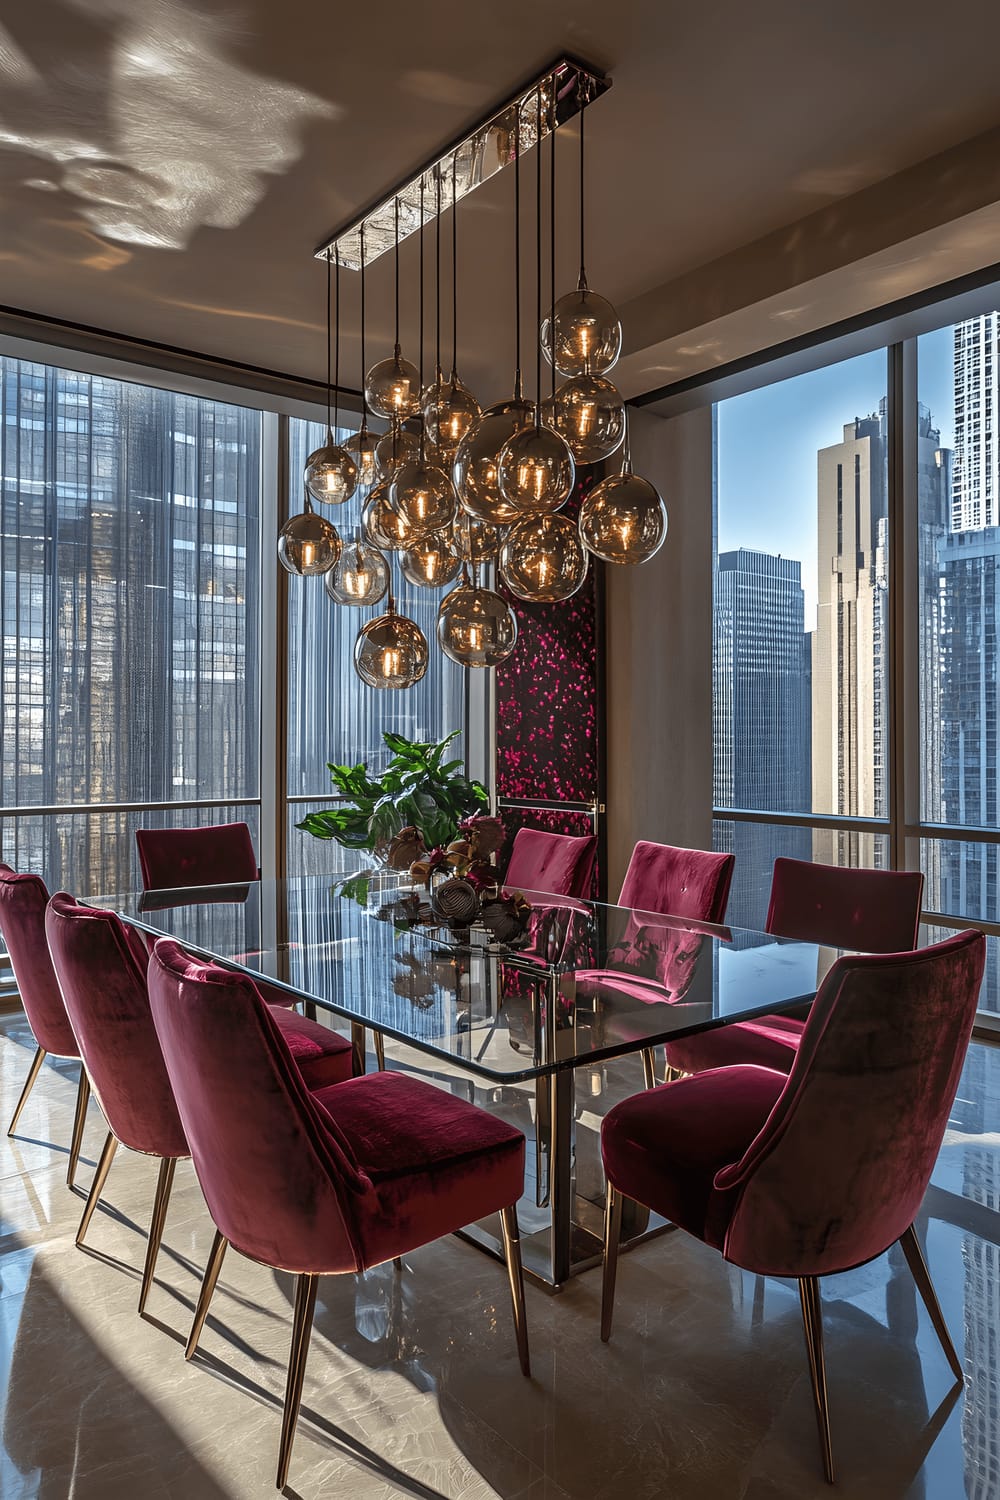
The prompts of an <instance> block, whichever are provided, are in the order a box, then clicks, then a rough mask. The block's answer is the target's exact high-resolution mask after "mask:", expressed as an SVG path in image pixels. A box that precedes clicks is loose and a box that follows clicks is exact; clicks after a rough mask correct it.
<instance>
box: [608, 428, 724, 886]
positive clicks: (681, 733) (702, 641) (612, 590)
mask: <svg viewBox="0 0 1000 1500" xmlns="http://www.w3.org/2000/svg"><path fill="white" fill-rule="evenodd" d="M630 420H631V423H632V459H633V464H634V467H635V470H636V473H639V474H642V475H644V476H645V477H646V478H647V479H649V480H651V481H652V483H653V484H655V485H656V486H657V487H658V489H659V491H660V493H661V495H662V496H663V498H664V500H665V502H666V506H667V512H668V516H669V528H668V531H667V537H666V541H665V542H664V544H663V546H662V547H661V548H660V551H659V552H658V553H657V555H656V556H655V557H654V558H652V559H651V561H650V562H648V563H646V564H644V565H643V566H642V567H639V568H622V567H609V568H608V569H607V648H608V649H607V695H608V740H607V744H608V801H607V828H608V893H609V896H610V897H611V898H612V899H613V898H614V897H615V896H616V895H617V893H618V888H619V886H620V884H621V880H622V876H623V875H624V873H625V867H626V865H627V864H628V859H629V855H630V854H631V852H632V847H633V845H634V843H635V841H636V840H637V839H640V838H647V839H653V840H655V841H657V842H659V843H665V844H680V845H685V846H688V847H692V848H694V847H700V848H703V849H709V848H711V841H712V411H711V408H710V407H704V408H701V409H700V410H697V411H692V412H688V413H686V414H685V415H683V416H680V417H673V418H670V419H669V420H664V419H663V418H661V417H656V416H653V415H652V414H651V413H649V412H646V411H643V410H641V409H639V410H634V409H633V410H630Z"/></svg>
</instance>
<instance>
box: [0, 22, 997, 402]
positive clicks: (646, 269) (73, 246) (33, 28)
mask: <svg viewBox="0 0 1000 1500" xmlns="http://www.w3.org/2000/svg"><path fill="white" fill-rule="evenodd" d="M998 45H1000V7H998V6H997V5H996V0H956V3H954V4H953V5H951V6H950V7H948V8H941V7H940V6H938V5H935V6H931V5H929V4H927V3H923V0H917V3H912V4H903V3H901V0H887V3H883V4H882V5H881V6H872V5H871V4H870V3H868V0H866V3H865V4H861V3H859V0H842V3H840V4H838V5H837V6H825V5H824V6H820V5H816V4H812V5H803V4H802V3H801V0H771V3H768V0H761V3H759V4H757V5H755V6H748V5H746V3H745V0H712V3H710V4H703V5H696V6H690V5H688V6H681V5H678V4H676V3H674V0H667V3H664V0H615V3H609V0H605V3H602V4H597V3H595V0H506V3H505V4H503V5H502V6H496V7H492V6H487V5H485V4H481V3H471V4H467V5H465V6H464V7H463V6H459V5H457V4H456V3H455V0H423V3H421V4H413V3H412V0H410V3H407V4H405V5H403V4H401V3H399V0H390V3H389V4H388V5H385V4H383V5H381V6H375V5H364V4H355V5H352V6H343V5H340V6H333V5H331V4H329V3H328V0H327V3H325V4H321V3H319V0H283V3H281V4H280V5H279V4H274V3H273V0H242V3H241V0H201V3H198V4H197V5H195V4H188V3H185V0H32V3H31V4H30V5H28V4H23V3H21V4H15V3H14V0H11V3H9V4H8V5H7V6H6V8H5V12H4V13H0V277H2V282H0V303H2V304H4V305H5V306H7V307H14V308H19V309H23V310H27V311H29V312H32V313H37V314H42V315H45V316H47V317H53V318H60V319H67V320H70V321H74V322H79V323H84V324H87V325H90V326H93V327H97V328H101V329H106V330H109V331H112V332H115V333H120V334H125V335H128V336H131V337H139V338H144V339H150V340H155V341H158V342H161V343H165V344H169V345H173V346H176V347H180V348H183V349H192V350H197V351H199V352H201V353H205V354H209V355H211V356H214V357H217V358H223V359H229V360H234V361H239V362H242V363H248V364H252V365H258V366H263V367H265V368H268V369H272V370H278V371H283V372H287V373H289V374H292V375H295V376H302V377H306V378H312V379H321V378H322V375H323V370H324V361H325V343H324V335H323V316H324V295H325V288H324V270H323V267H322V266H321V265H320V264H319V263H317V262H315V261H314V260H313V259H312V251H313V249H314V247H315V245H316V244H317V243H319V242H320V241H321V240H323V239H324V237H325V236H326V235H327V234H328V232H329V231H331V230H332V229H333V228H335V227H336V226H337V225H339V224H340V223H342V222H344V221H345V220H347V219H348V218H350V217H351V216H352V215H353V214H354V213H355V212H356V211H357V210H359V209H360V208H362V207H363V206H365V205H366V204H367V203H368V202H369V201H371V200H372V199H373V198H375V197H376V196H377V195H378V194H380V193H382V192H384V191H386V190H388V189H390V188H391V187H392V186H393V184H394V183H396V182H397V181H398V180H399V179H400V178H401V177H404V176H405V175H407V174H408V173H409V172H410V171H412V170H413V169H414V168H415V167H417V166H418V165H419V164H420V162H421V161H422V160H423V159H424V158H425V157H427V156H429V155H431V154H432V153H433V152H434V151H435V150H436V149H437V148H438V147H440V146H441V145H443V144H445V143H446V142H447V141H448V140H449V139H450V138H451V137H452V136H454V135H456V134H458V133H459V132H460V131H461V130H463V129H464V128H465V127H467V126H468V125H469V124H471V123H473V122H474V121H475V120H476V119H478V118H479V117H480V116H481V115H483V114H485V113H486V112H487V111H488V110H489V109H490V108H491V107H492V106H493V105H494V104H495V103H497V102H499V101H500V100H501V99H502V98H504V97H505V96H506V95H507V94H508V93H510V92H512V91H513V90H514V88H515V87H516V86H517V85H518V84H519V83H521V82H522V81H523V80H525V79H526V78H528V77H530V76H531V75H532V74H533V73H534V72H536V71H538V70H540V69H541V68H542V67H543V66H544V65H545V64H546V63H548V62H550V61H552V60H554V58H555V57H557V56H558V55H559V54H560V53H562V52H564V51H569V52H572V53H575V54H577V55H579V56H581V57H582V58H584V59H586V60H587V61H589V62H591V63H593V64H595V65H597V66H598V67H602V68H605V69H606V70H607V71H609V72H610V73H611V75H612V77H613V80H614V87H613V88H612V89H611V91H610V92H609V93H608V94H607V95H606V96H605V97H604V98H602V99H601V100H599V101H598V102H597V103H596V104H595V105H594V107H593V109H592V110H591V111H590V114H589V116H588V130H587V141H588V160H589V174H588V176H589V184H590V196H589V202H590V214H589V230H590V232H589V241H590V243H589V247H588V255H587V263H588V270H589V273H590V282H591V285H592V286H593V287H594V288H595V290H599V291H601V292H603V293H604V294H605V295H606V296H609V297H610V298H612V299H613V300H614V301H615V302H616V303H618V304H619V305H624V304H629V303H633V304H635V306H636V307H637V308H638V309H640V310H642V314H643V316H642V317H641V318H637V320H636V322H637V325H642V324H643V323H644V322H645V320H646V317H647V314H648V312H649V309H650V308H655V307H656V306H657V301H658V298H660V297H661V294H662V297H663V298H668V297H669V295H670V289H671V288H674V289H676V288H677V286H679V285H683V284H684V280H683V279H684V278H685V277H687V276H689V275H690V274H691V273H693V272H695V271H696V270H697V268H699V267H704V266H705V265H706V264H709V263H712V262H716V261H718V262H720V264H722V265H724V264H725V260H724V258H725V257H732V256H733V254H734V252H738V251H739V250H740V249H741V247H745V246H750V245H751V244H752V243H753V242H756V241H760V240H761V239H762V238H763V237H765V236H768V235H771V234H773V233H774V232H775V231H776V230H780V229H783V228H785V227H786V226H790V225H796V224H798V222H799V221H802V220H806V219H808V218H809V216H815V214H816V212H817V211H819V210H824V209H827V208H829V207H830V206H831V205H836V204H842V203H845V202H846V201H847V200H850V199H854V198H855V196H856V195H858V194H861V195H862V196H863V193H864V190H865V189H867V188H869V187H871V185H872V184H875V183H879V182H881V181H882V180H883V179H886V178H889V177H892V176H894V175H895V174H898V173H900V172H901V171H903V170H904V169H906V168H908V167H910V166H912V165H913V164H915V163H918V162H921V161H923V160H924V159H925V158H928V157H931V156H934V155H936V154H937V153H940V152H942V151H945V150H947V149H948V148H951V147H954V146H957V145H958V144H959V143H961V142H964V141H966V140H968V139H969V138H971V137H974V136H977V135H980V134H981V133H982V132H984V131H987V130H990V129H993V128H995V127H997V126H998V125H1000V92H998V90H997V86H996V57H997V52H998ZM560 135H561V136H564V137H565V139H563V140H562V142H561V145H560V155H559V171H560V176H561V186H562V189H563V192H562V194H561V198H562V201H563V210H564V211H563V213H562V219H563V221H564V222H565V225H566V229H565V232H564V233H563V234H562V242H561V246H560V255H559V280H560V283H561V284H562V285H563V286H564V288H566V289H568V287H569V286H570V285H571V284H572V282H573V281H574V279H575V264H574V261H575V231H574V230H573V229H572V227H571V226H572V224H573V220H574V214H575V190H574V185H573V180H572V177H573V170H572V169H573V166H574V163H575V150H574V147H575V141H576V127H575V125H571V126H567V127H566V128H565V131H562V132H560ZM511 176H512V174H511V173H510V172H507V173H503V174H501V175H500V177H499V178H498V179H494V180H493V181H492V182H490V183H489V184H487V185H486V186H485V187H483V188H482V189H480V190H478V191H477V192H476V193H474V194H473V195H472V196H471V197H470V198H469V199H468V200H467V202H466V203H465V204H463V205H462V206H461V208H460V217H459V233H460V237H461V246H462V256H461V262H462V263H461V267H460V288H461V302H462V314H461V323H460V335H461V339H460V342H461V351H462V352H461V355H460V367H461V368H462V371H463V374H464V375H465V377H466V379H467V380H468V381H469V383H470V384H472V385H474V386H475V388H476V389H477V394H479V395H480V397H481V398H482V399H483V400H484V401H490V400H494V399H497V398H498V397H500V396H502V395H505V394H506V393H507V387H508V386H509V383H510V370H511V366H512V361H513V336H512V332H511V329H512V325H513V317H512V301H513V296H512V274H511V267H512V257H511V236H512V232H513V231H512V221H511V212H510V204H511V188H512V184H511V182H510V178H511ZM530 185H531V173H530V171H529V172H528V174H527V188H528V193H529V198H530ZM859 201H860V200H859ZM790 243H791V244H792V245H793V247H794V232H793V234H792V236H791V241H790ZM994 258H996V257H994ZM533 259H534V256H533V249H532V247H531V246H526V248H525V261H524V266H525V276H526V285H527V287H528V296H529V298H530V299H532V300H533V284H532V279H531V277H532V268H533ZM403 280H404V291H405V292H406V293H407V294H408V306H407V310H406V313H405V316H404V344H405V346H406V348H407V351H408V352H409V353H410V355H411V357H413V355H414V345H415V305H414V294H415V285H416V243H415V241H414V240H411V241H409V242H408V243H407V245H406V246H405V247H404V252H403ZM344 282H345V285H344V328H345V342H344V355H343V360H344V370H343V374H344V379H345V383H349V384H354V385H356V384H357V380H358V364H359V348H358V296H357V292H358V278H357V277H356V276H355V275H353V274H351V273H344ZM391 285H392V267H391V258H389V257H386V258H384V259H383V260H382V261H380V262H378V263H377V264H376V265H375V266H374V267H373V268H372V269H371V271H370V273H369V284H368V291H369V308H370V329H369V334H370V338H369V356H370V358H374V357H377V356H378V355H379V354H381V353H383V352H385V346H386V345H387V344H388V343H389V342H390V341H391V328H392V319H391V305H390V298H391ZM698 317H699V318H700V317H701V315H700V313H699V315H698ZM655 321H656V320H655V318H653V319H651V320H650V327H651V328H652V324H653V323H654V322H655ZM692 321H693V322H695V321H698V319H696V318H694V316H693V318H692ZM532 322H533V315H532V312H531V310H530V309H529V310H526V313H525V319H524V330H525V338H526V340H527V339H530V326H531V324H532ZM655 337H656V338H660V337H662V330H659V331H657V332H656V334H655ZM653 338H654V334H653V333H652V332H650V334H649V338H648V339H647V338H646V331H645V327H644V326H634V327H629V326H628V324H627V325H626V349H627V351H629V352H630V355H631V360H630V362H626V363H628V364H629V367H630V368H631V369H632V370H633V371H634V372H635V374H634V377H633V379H632V388H633V389H635V388H641V387H642V384H643V379H644V378H645V383H646V384H647V385H648V384H655V383H657V382H656V381H654V380H652V379H650V378H648V377H644V376H643V375H642V371H643V370H652V369H653V368H655V367H656V366H655V362H654V361H650V360H648V359H647V360H645V361H644V360H643V359H641V358H638V359H637V358H636V355H637V354H640V353H641V351H642V350H643V347H644V341H645V342H649V343H651V342H652V341H653ZM525 364H526V367H527V368H526V375H529V374H530V375H531V376H532V378H533V369H532V359H531V357H530V356H529V357H527V358H526V360H525Z"/></svg>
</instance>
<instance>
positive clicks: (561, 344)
mask: <svg viewBox="0 0 1000 1500" xmlns="http://www.w3.org/2000/svg"><path fill="white" fill-rule="evenodd" d="M553 320H554V322H555V330H554V336H555V367H556V369H557V370H558V371H559V372H560V374H562V375H606V374H607V372H608V371H609V370H610V369H611V367H612V366H613V365H615V364H617V363H618V356H619V354H620V353H621V352H622V325H621V321H620V319H619V317H618V314H617V313H616V312H615V310H614V308H613V307H612V306H611V303H610V302H608V301H607V299H606V298H604V297H599V296H598V295H597V293H596V292H592V291H591V290H590V288H589V287H586V286H583V287H577V289H576V291H575V292H567V294H566V296H565V297H560V298H559V301H558V302H557V303H556V305H555V307H554V308H553V310H552V313H551V314H550V316H549V317H547V318H545V319H543V321H542V326H541V328H540V329H539V330H538V336H539V338H540V339H541V341H542V350H543V351H544V354H545V358H546V359H547V360H548V361H549V363H550V364H551V363H552V362H553V360H552V352H553V351H552V341H553V326H552V325H553Z"/></svg>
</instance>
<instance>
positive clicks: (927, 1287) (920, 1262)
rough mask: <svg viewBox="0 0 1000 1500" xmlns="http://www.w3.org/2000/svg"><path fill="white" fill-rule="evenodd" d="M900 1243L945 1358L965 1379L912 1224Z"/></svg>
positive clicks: (958, 1375) (901, 1237) (955, 1372)
mask: <svg viewBox="0 0 1000 1500" xmlns="http://www.w3.org/2000/svg"><path fill="white" fill-rule="evenodd" d="M899 1243H900V1245H901V1246H902V1248H903V1254H904V1255H905V1256H906V1264H907V1265H908V1266H909V1268H910V1275H911V1276H912V1277H913V1279H914V1281H915V1282H916V1284H917V1291H918V1292H919V1293H920V1295H921V1297H922V1298H923V1303H924V1306H925V1307H926V1309H927V1311H928V1312H929V1313H930V1318H931V1322H932V1323H933V1324H934V1332H935V1333H936V1334H937V1336H938V1338H939V1340H940V1342H941V1348H942V1349H943V1350H944V1354H945V1358H946V1359H947V1361H948V1363H949V1364H950V1365H951V1368H952V1370H953V1371H954V1374H955V1379H956V1380H964V1379H965V1372H964V1370H963V1369H962V1364H961V1361H960V1360H959V1357H958V1354H957V1353H956V1351H955V1345H954V1344H953V1343H952V1341H951V1334H950V1333H949V1332H948V1325H947V1323H946V1322H945V1320H944V1313H943V1312H942V1311H941V1304H940V1302H939V1301H938V1299H937V1293H936V1292H935V1290H934V1283H933V1281H931V1273H930V1272H929V1271H928V1269H927V1262H926V1261H925V1260H924V1257H923V1253H922V1252H921V1249H920V1241H919V1240H918V1239H917V1234H916V1230H915V1229H914V1228H913V1225H912V1224H911V1225H910V1227H909V1229H908V1230H907V1231H906V1233H905V1234H904V1235H901V1236H900V1240H899Z"/></svg>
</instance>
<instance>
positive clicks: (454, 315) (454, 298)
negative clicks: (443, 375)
mask: <svg viewBox="0 0 1000 1500" xmlns="http://www.w3.org/2000/svg"><path fill="white" fill-rule="evenodd" d="M457 162H458V152H457V151H456V152H455V153H454V155H453V156H452V158H451V383H452V385H454V384H455V380H456V377H457V374H458V192H457V186H458V178H457V170H456V164H457Z"/></svg>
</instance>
